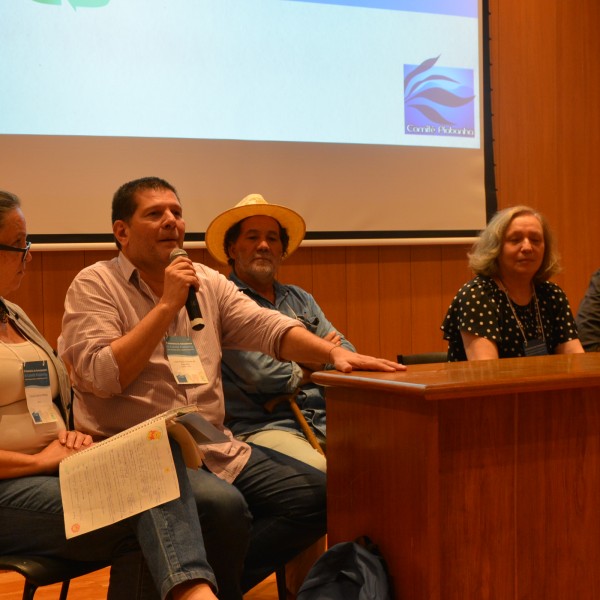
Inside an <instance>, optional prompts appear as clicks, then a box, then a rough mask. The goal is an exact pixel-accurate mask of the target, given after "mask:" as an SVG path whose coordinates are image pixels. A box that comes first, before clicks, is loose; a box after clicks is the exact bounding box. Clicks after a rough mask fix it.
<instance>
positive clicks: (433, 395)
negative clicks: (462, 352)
mask: <svg viewBox="0 0 600 600" xmlns="http://www.w3.org/2000/svg"><path fill="white" fill-rule="evenodd" d="M312 380H313V381H314V382H315V383H318V384H319V385H324V386H334V387H352V388H356V389H361V388H362V389H371V390H380V391H386V392H388V393H392V394H401V395H404V396H413V397H421V398H422V399H423V400H433V401H435V400H445V399H448V398H457V397H462V398H464V397H472V396H489V395H498V394H507V393H517V392H521V393H522V392H539V391H545V390H557V389H574V388H584V387H594V386H600V352H591V353H587V354H558V355H553V356H532V357H526V358H503V359H496V360H478V361H471V362H455V363H433V364H423V365H414V366H409V367H408V369H407V370H406V371H403V372H398V373H379V372H371V371H353V372H352V373H340V372H339V371H319V372H317V373H314V374H313V376H312Z"/></svg>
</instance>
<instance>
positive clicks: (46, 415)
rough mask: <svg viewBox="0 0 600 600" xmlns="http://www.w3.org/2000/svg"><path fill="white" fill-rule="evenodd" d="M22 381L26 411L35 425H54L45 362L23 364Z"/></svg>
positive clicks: (54, 413)
mask: <svg viewBox="0 0 600 600" xmlns="http://www.w3.org/2000/svg"><path fill="white" fill-rule="evenodd" d="M23 380H24V383H25V398H26V400H27V410H28V411H29V414H30V415H31V419H32V420H33V422H34V423H35V424H36V425H44V424H46V423H56V421H57V418H56V412H55V409H54V402H52V391H51V389H50V373H49V372H48V363H47V362H46V361H45V360H33V361H28V362H25V363H23Z"/></svg>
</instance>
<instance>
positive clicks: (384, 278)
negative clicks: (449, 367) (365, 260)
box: [355, 246, 413, 360]
mask: <svg viewBox="0 0 600 600" xmlns="http://www.w3.org/2000/svg"><path fill="white" fill-rule="evenodd" d="M410 269H411V263H410V248H408V247H402V246H399V247H390V246H387V247H384V248H380V249H379V294H380V302H379V308H380V318H379V330H380V336H381V344H380V347H379V353H378V355H379V356H382V357H384V358H389V359H390V360H396V357H397V355H398V354H410V353H411V352H412V344H411V343H410V339H411V333H412V327H413V322H412V321H413V319H412V281H411V276H410ZM356 300H357V299H355V301H356Z"/></svg>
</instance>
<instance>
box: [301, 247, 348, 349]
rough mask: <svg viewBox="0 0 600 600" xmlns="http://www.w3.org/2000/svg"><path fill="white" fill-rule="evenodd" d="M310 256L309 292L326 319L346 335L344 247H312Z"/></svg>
mask: <svg viewBox="0 0 600 600" xmlns="http://www.w3.org/2000/svg"><path fill="white" fill-rule="evenodd" d="M312 257H313V263H312V264H313V287H312V290H311V293H312V294H313V296H314V297H315V300H316V301H317V303H318V304H319V306H320V307H321V308H322V309H323V312H324V313H325V315H326V316H327V319H328V320H329V321H330V322H331V323H332V324H333V326H334V327H336V329H338V330H339V331H341V332H342V333H343V334H344V335H345V336H346V335H347V333H348V302H349V301H350V298H349V296H348V282H347V277H346V249H345V248H313V250H312ZM290 283H291V280H290ZM306 289H308V288H306ZM350 341H352V340H350Z"/></svg>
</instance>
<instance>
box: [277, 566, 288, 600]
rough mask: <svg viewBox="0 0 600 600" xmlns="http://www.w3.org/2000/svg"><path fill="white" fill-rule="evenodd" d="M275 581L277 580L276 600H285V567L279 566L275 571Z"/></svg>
mask: <svg viewBox="0 0 600 600" xmlns="http://www.w3.org/2000/svg"><path fill="white" fill-rule="evenodd" d="M275 579H276V580H277V598H278V600H286V598H287V585H286V582H285V565H281V567H278V568H277V570H276V571H275Z"/></svg>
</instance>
